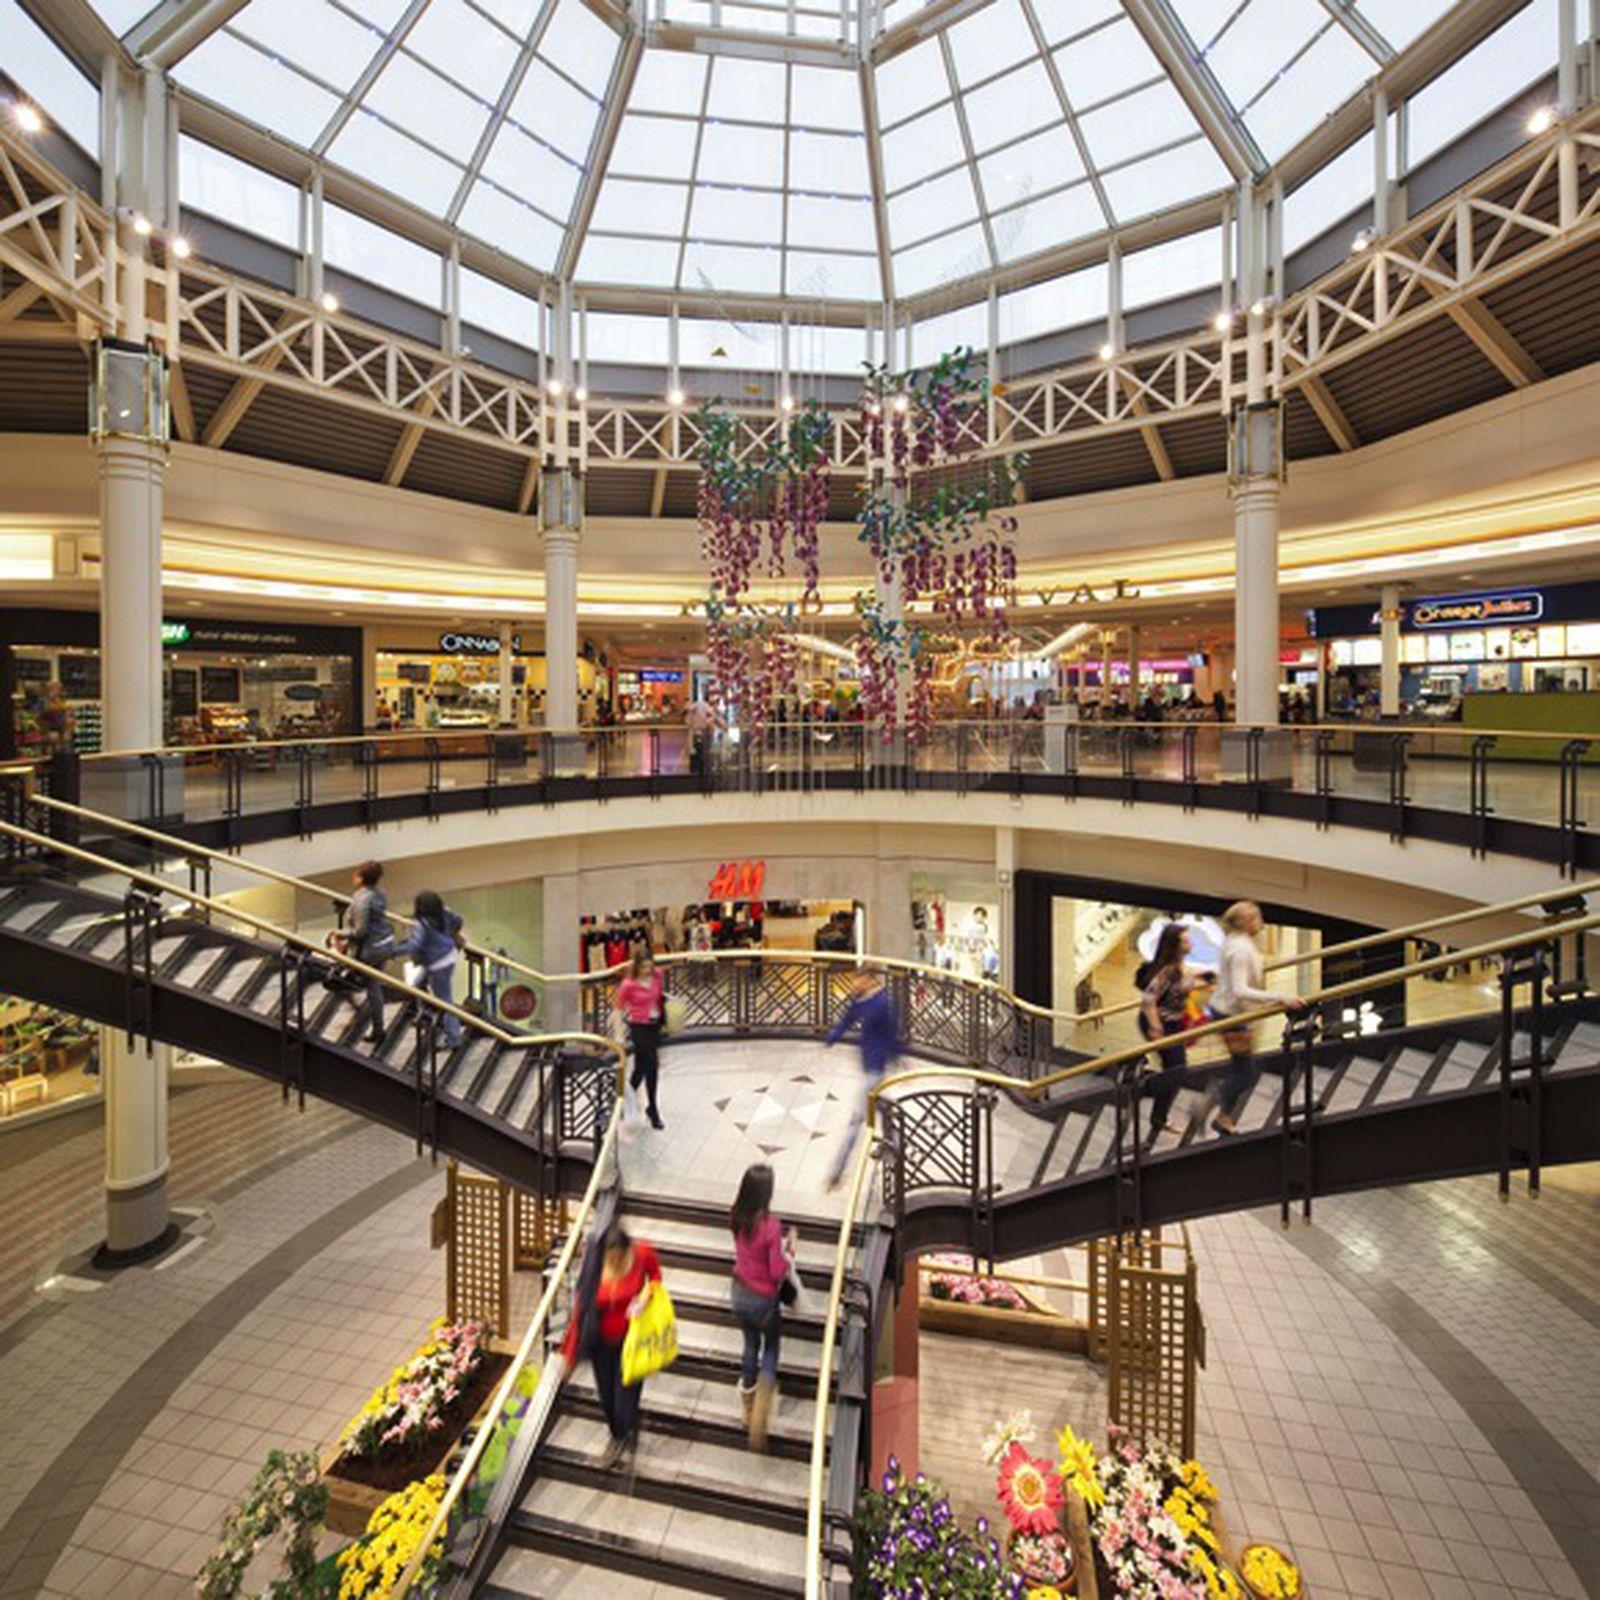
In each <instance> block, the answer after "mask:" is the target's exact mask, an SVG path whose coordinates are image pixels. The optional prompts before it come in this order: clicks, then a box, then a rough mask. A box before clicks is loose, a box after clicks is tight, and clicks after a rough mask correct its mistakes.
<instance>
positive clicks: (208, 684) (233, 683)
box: [200, 667, 239, 706]
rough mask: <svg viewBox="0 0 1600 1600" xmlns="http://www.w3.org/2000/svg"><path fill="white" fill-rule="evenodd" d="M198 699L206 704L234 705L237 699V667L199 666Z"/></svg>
mask: <svg viewBox="0 0 1600 1600" xmlns="http://www.w3.org/2000/svg"><path fill="white" fill-rule="evenodd" d="M200 699H201V700H202V702H203V703H204V704H206V705H208V706H214V705H236V704H237V703H238V700H239V669H238V668H237V667H201V669H200Z"/></svg>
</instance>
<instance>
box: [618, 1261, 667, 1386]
mask: <svg viewBox="0 0 1600 1600" xmlns="http://www.w3.org/2000/svg"><path fill="white" fill-rule="evenodd" d="M677 1359H678V1314H677V1312H675V1311H674V1310H673V1309H672V1296H671V1295H670V1294H668V1293H667V1286H666V1285H665V1284H664V1283H657V1284H654V1285H652V1286H651V1289H650V1294H649V1298H648V1299H647V1300H646V1301H645V1303H644V1304H643V1305H642V1306H641V1307H640V1308H639V1311H638V1313H637V1315H635V1316H633V1317H630V1318H629V1319H628V1333H627V1337H626V1338H625V1339H623V1341H622V1381H623V1384H624V1385H625V1386H626V1387H628V1388H630V1389H631V1388H632V1387H633V1385H634V1384H636V1383H643V1382H644V1380H645V1379H646V1378H648V1377H649V1376H650V1374H651V1373H652V1372H660V1371H661V1369H662V1368H663V1367H670V1366H671V1365H672V1363H673V1362H674V1361H676V1360H677Z"/></svg>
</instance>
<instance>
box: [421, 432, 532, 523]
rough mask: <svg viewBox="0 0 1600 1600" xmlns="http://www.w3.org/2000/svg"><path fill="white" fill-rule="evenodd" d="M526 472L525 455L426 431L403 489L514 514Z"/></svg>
mask: <svg viewBox="0 0 1600 1600" xmlns="http://www.w3.org/2000/svg"><path fill="white" fill-rule="evenodd" d="M527 469H528V458H527V457H525V456H514V455H512V454H511V453H510V452H509V451H507V450H495V449H492V448H490V447H489V446H487V445H481V444H474V443H473V442H472V441H471V440H470V439H460V438H457V437H456V436H455V435H453V434H448V433H440V432H438V431H437V430H436V429H429V428H425V429H423V433H422V440H421V442H420V443H419V444H418V445H417V453H416V454H415V455H414V456H413V457H412V458H411V465H410V466H409V467H408V468H407V469H406V476H405V486H406V488H408V489H416V490H419V491H420V492H421V493H423V494H438V495H444V496H445V497H446V498H447V499H451V500H465V501H467V502H468V503H469V504H472V505H477V506H493V507H495V509H496V510H499V511H515V510H516V509H517V499H518V496H519V495H520V494H521V493H522V481H523V478H524V476H525V474H526V473H527Z"/></svg>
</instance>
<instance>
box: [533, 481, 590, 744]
mask: <svg viewBox="0 0 1600 1600" xmlns="http://www.w3.org/2000/svg"><path fill="white" fill-rule="evenodd" d="M582 492H583V491H582V480H581V479H580V478H579V477H578V475H577V473H575V472H573V471H572V470H571V468H569V467H547V468H546V469H545V472H544V481H543V483H542V485H541V486H540V492H539V522H540V527H541V529H542V531H543V534H544V725H545V727H546V728H549V729H552V730H553V731H554V732H555V733H556V734H557V735H558V741H557V742H558V745H560V746H561V747H562V748H563V749H566V748H568V741H567V740H566V739H565V738H562V737H559V736H563V735H571V734H574V733H575V732H576V730H577V727H578V547H579V544H580V543H581V541H582V535H583V506H582V498H581V497H582ZM573 742H574V743H576V742H577V741H573ZM565 759H566V758H565V757H564V756H563V757H562V760H563V761H564V760H565Z"/></svg>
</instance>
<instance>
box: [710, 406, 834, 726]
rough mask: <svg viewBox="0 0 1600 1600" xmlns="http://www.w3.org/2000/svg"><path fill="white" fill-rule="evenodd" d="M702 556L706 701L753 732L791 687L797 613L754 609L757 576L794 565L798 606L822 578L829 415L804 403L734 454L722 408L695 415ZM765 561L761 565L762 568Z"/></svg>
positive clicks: (734, 419)
mask: <svg viewBox="0 0 1600 1600" xmlns="http://www.w3.org/2000/svg"><path fill="white" fill-rule="evenodd" d="M697 420H698V423H699V429H700V448H699V457H700V488H699V493H698V497H697V506H696V509H697V512H698V516H699V522H700V545H701V552H702V554H703V555H704V557H705V559H706V561H707V563H708V564H709V566H710V568H711V585H710V592H709V594H708V595H707V597H706V603H705V615H706V651H707V654H708V656H709V657H710V660H711V679H712V688H711V694H712V698H713V700H714V701H715V702H716V704H717V706H718V708H719V709H720V710H721V711H722V712H723V714H724V715H728V714H730V713H737V714H738V715H739V717H740V718H741V719H742V720H743V721H744V722H745V723H747V724H748V725H750V726H751V727H752V728H753V729H755V731H757V732H759V731H760V730H761V729H762V728H763V727H765V726H766V723H767V721H768V719H769V717H770V716H771V714H772V707H773V704H774V702H775V701H776V700H777V698H778V697H779V695H780V694H782V693H783V691H784V690H785V689H786V688H787V687H788V686H789V685H790V684H791V683H792V681H793V678H794V670H795V648H794V641H793V639H792V637H791V633H792V630H793V627H794V622H795V616H796V607H795V606H794V605H793V604H790V605H786V606H766V605H761V604H759V603H758V602H756V600H755V599H754V597H753V595H752V592H751V585H752V580H753V578H754V576H755V574H756V572H757V570H758V568H760V569H762V570H763V571H764V575H765V576H766V577H768V578H773V579H781V578H785V577H788V576H789V575H790V572H789V563H790V561H791V559H792V561H793V562H794V564H795V566H796V568H797V569H798V571H797V576H798V577H799V579H800V583H801V591H800V596H801V603H804V602H805V601H806V600H809V599H811V598H812V597H814V596H815V594H816V592H817V585H818V583H819V581H820V579H821V537H820V535H821V528H822V519H823V518H824V517H825V516H826V515H827V511H828V469H829V460H828V435H829V431H830V428H831V422H830V419H829V417H828V413H827V412H826V411H825V410H824V409H823V408H822V406H821V405H819V404H818V403H817V402H816V401H815V400H809V401H807V402H806V404H805V405H804V406H802V407H801V408H800V409H799V410H798V411H797V412H795V413H794V414H793V415H792V416H789V417H787V418H786V419H785V420H784V422H783V423H782V424H781V425H780V426H779V427H778V428H777V429H776V430H775V432H774V435H773V437H772V439H771V441H770V442H769V443H768V445H767V447H766V448H765V450H762V451H759V452H758V451H750V450H742V449H741V441H742V439H743V437H744V428H743V424H742V423H741V421H740V419H739V417H738V416H737V415H736V414H735V413H734V412H733V411H731V410H729V409H728V407H727V406H726V405H724V404H723V402H722V401H720V400H711V401H708V402H707V403H706V404H705V405H703V406H702V407H701V408H700V411H699V413H698V418H697ZM763 557H764V566H763Z"/></svg>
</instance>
